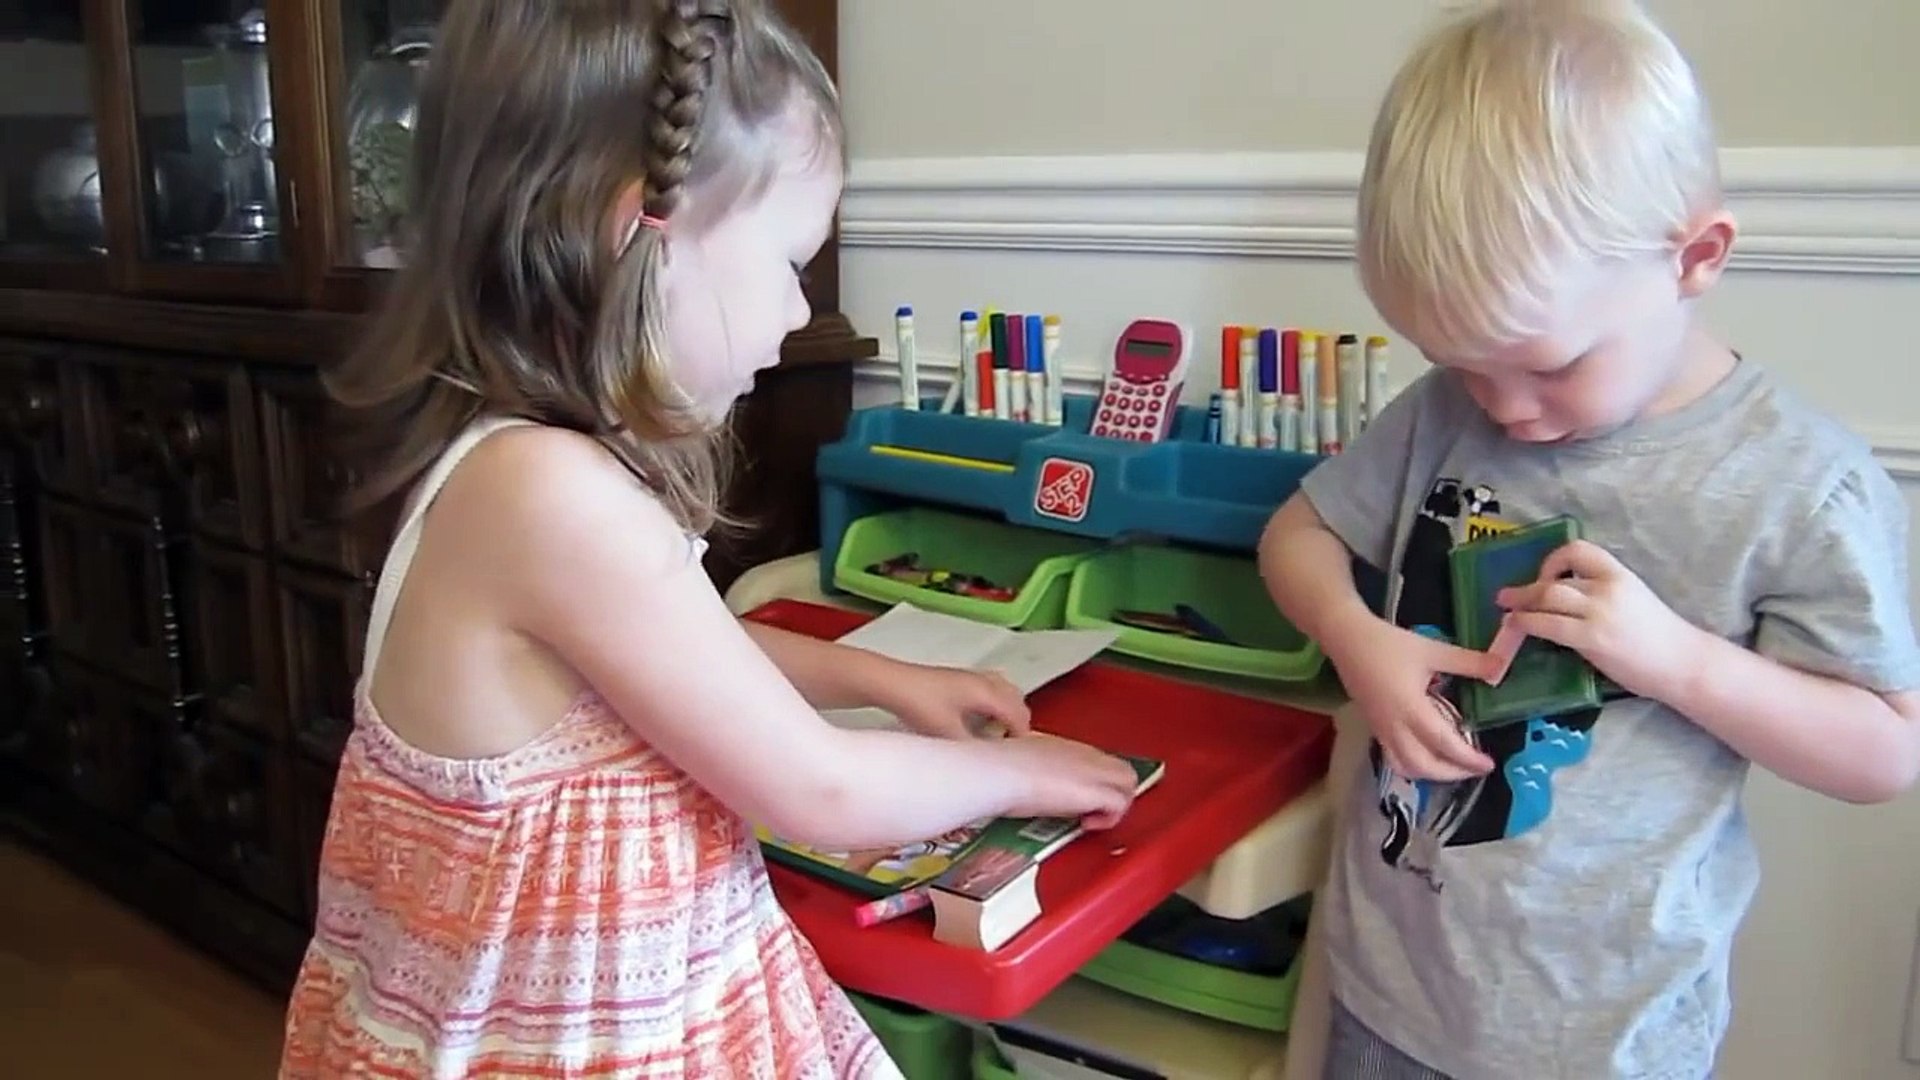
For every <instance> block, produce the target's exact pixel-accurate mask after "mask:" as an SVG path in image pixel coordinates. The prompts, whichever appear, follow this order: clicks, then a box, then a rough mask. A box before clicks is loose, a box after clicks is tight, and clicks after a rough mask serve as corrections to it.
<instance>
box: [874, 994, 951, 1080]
mask: <svg viewBox="0 0 1920 1080" xmlns="http://www.w3.org/2000/svg"><path fill="white" fill-rule="evenodd" d="M847 996H848V997H849V998H852V999H853V1007H854V1008H856V1009H858V1010H860V1015H861V1016H864V1017H866V1020H867V1026H869V1027H871V1028H873V1033H874V1034H875V1035H877V1036H879V1038H880V1045H881V1046H884V1047H886V1050H887V1056H888V1057H891V1058H892V1059H893V1063H894V1064H895V1065H898V1066H899V1067H900V1072H901V1073H902V1074H903V1075H904V1076H905V1077H906V1078H907V1080H967V1076H968V1075H969V1070H968V1063H967V1058H968V1048H969V1045H970V1044H971V1043H972V1041H973V1029H972V1028H969V1027H967V1026H966V1025H965V1024H962V1023H960V1022H959V1021H957V1020H952V1019H949V1018H948V1017H945V1016H941V1015H940V1014H938V1013H930V1012H927V1011H925V1010H924V1009H916V1008H914V1007H913V1006H911V1005H900V1004H896V1003H894V1002H891V1001H882V1000H880V999H879V998H872V997H868V996H866V995H865V994H853V993H849V994H848V995H847Z"/></svg>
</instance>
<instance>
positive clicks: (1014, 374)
mask: <svg viewBox="0 0 1920 1080" xmlns="http://www.w3.org/2000/svg"><path fill="white" fill-rule="evenodd" d="M894 336H895V344H896V346H897V348H898V352H899V357H900V403H901V405H903V406H905V407H906V408H909V409H918V408H919V407H920V372H919V363H918V358H917V357H916V356H915V353H914V329H913V309H912V308H911V307H902V308H900V310H899V311H897V312H895V314H894ZM960 356H961V362H960V375H959V377H958V378H956V379H954V380H953V382H952V384H951V385H949V386H948V387H947V393H946V396H945V397H944V398H943V399H942V400H941V402H940V411H941V412H954V411H956V410H958V411H961V412H964V413H965V414H966V415H968V416H984V417H993V418H997V419H1000V420H1018V421H1021V422H1023V423H1030V424H1051V425H1053V426H1055V427H1059V426H1060V425H1061V424H1062V423H1063V422H1065V405H1064V403H1063V401H1062V399H1061V394H1062V392H1063V391H1064V390H1065V381H1064V380H1063V379H1062V378H1061V376H1060V370H1059V356H1060V316H1058V315H1047V316H1040V315H1015V314H1007V313H1004V312H999V311H995V310H993V309H992V308H988V309H987V310H986V313H985V317H984V318H982V317H981V315H980V314H979V313H977V312H973V311H963V312H961V313H960Z"/></svg>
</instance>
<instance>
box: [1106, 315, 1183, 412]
mask: <svg viewBox="0 0 1920 1080" xmlns="http://www.w3.org/2000/svg"><path fill="white" fill-rule="evenodd" d="M1192 339H1193V336H1192V335H1191V334H1189V333H1188V332H1187V328H1186V327H1185V326H1182V325H1180V324H1179V323H1173V322H1168V321H1167V320H1165V319H1135V320H1134V321H1133V322H1132V323H1131V324H1130V325H1128V327H1127V328H1126V329H1125V330H1124V331H1122V332H1121V334H1120V340H1119V341H1118V342H1117V343H1115V345H1114V347H1113V370H1112V371H1110V372H1108V373H1107V379H1106V382H1105V384H1103V385H1102V386H1101V387H1100V400H1099V401H1098V402H1096V403H1095V405H1094V409H1093V424H1092V426H1090V427H1089V428H1088V429H1087V433H1088V434H1090V435H1098V436H1101V437H1102V438H1108V439H1127V440H1130V441H1133V442H1159V441H1160V440H1161V439H1164V438H1166V437H1167V433H1168V432H1170V431H1172V430H1173V417H1174V413H1175V411H1176V410H1177V409H1178V407H1179V405H1180V388H1181V387H1182V386H1184V385H1185V383H1186V375H1187V352H1188V344H1189V343H1190V342H1191V341H1192Z"/></svg>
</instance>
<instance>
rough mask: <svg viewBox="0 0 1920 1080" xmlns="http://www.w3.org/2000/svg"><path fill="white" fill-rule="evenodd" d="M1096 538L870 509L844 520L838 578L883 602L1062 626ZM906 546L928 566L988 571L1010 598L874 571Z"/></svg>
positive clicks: (1035, 626) (925, 511)
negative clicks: (1070, 587)
mask: <svg viewBox="0 0 1920 1080" xmlns="http://www.w3.org/2000/svg"><path fill="white" fill-rule="evenodd" d="M1097 549H1098V545H1097V544H1096V543H1095V542H1094V541H1091V540H1085V539H1081V538H1079V537H1073V536H1068V535H1066V534H1064V533H1056V532H1049V531H1047V530H1044V529H1027V528H1022V527H1020V526H1018V525H1008V524H1007V523H1005V522H1002V521H992V520H989V519H986V518H979V517H970V516H968V515H966V514H953V513H948V512H946V511H943V510H933V509H929V508H927V507H919V506H916V507H911V508H909V509H906V510H895V511H891V512H888V513H884V514H872V515H869V516H867V517H863V518H860V519H859V520H857V521H855V522H853V523H852V524H851V525H848V526H847V531H846V535H845V536H844V537H843V538H842V539H841V541H840V553H839V555H838V556H837V557H836V558H835V560H834V567H833V582H834V584H835V585H838V586H839V587H840V588H842V589H845V590H846V591H848V592H850V593H853V594H854V595H856V596H864V597H866V598H867V599H869V600H877V601H879V602H881V603H886V604H895V603H901V602H903V601H904V602H905V603H909V604H912V605H913V606H915V607H918V608H924V609H926V610H928V611H938V612H942V613H944V614H948V615H958V616H960V617H962V618H967V619H972V620H974V621H976V622H983V623H990V624H992V625H994V626H1006V627H1011V628H1013V629H1015V630H1057V629H1059V628H1060V626H1061V619H1062V615H1063V613H1064V612H1065V610H1066V604H1067V581H1068V578H1069V577H1070V576H1071V575H1072V573H1073V568H1074V567H1075V566H1078V565H1079V564H1080V563H1081V562H1082V561H1083V560H1085V559H1086V558H1087V557H1088V555H1090V554H1091V553H1092V552H1094V551H1095V550H1097ZM908 552H914V553H917V554H918V555H919V556H920V565H921V566H923V567H926V568H928V569H938V570H951V571H953V572H955V573H961V574H973V575H975V576H978V577H983V578H986V579H987V580H988V581H991V582H993V583H994V584H996V585H1000V586H1004V587H1006V588H1010V589H1013V590H1014V598H1013V599H1012V600H1007V601H1000V600H982V599H979V598H977V597H971V596H954V595H952V594H949V593H944V592H940V591H938V590H935V589H923V588H921V587H920V586H918V585H913V584H910V583H908V582H903V581H894V580H893V579H891V578H888V577H885V576H882V575H880V574H874V573H869V572H868V571H867V567H869V566H872V565H874V564H875V563H881V562H885V561H887V560H888V559H893V558H898V557H899V556H901V555H904V554H907V553H908Z"/></svg>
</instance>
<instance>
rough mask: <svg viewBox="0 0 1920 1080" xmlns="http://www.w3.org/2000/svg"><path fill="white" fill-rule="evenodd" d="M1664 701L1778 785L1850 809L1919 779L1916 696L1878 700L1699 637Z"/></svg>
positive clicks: (1886, 796)
mask: <svg viewBox="0 0 1920 1080" xmlns="http://www.w3.org/2000/svg"><path fill="white" fill-rule="evenodd" d="M1696 633H1697V635H1698V638H1697V640H1698V652H1695V653H1692V654H1691V660H1692V663H1691V664H1690V668H1691V671H1692V674H1691V677H1689V678H1687V679H1685V680H1684V681H1682V682H1681V683H1680V685H1679V686H1678V687H1677V688H1676V690H1675V692H1674V693H1672V694H1671V695H1670V696H1669V698H1668V701H1667V704H1669V705H1671V706H1672V707H1673V708H1674V709H1675V710H1676V711H1678V712H1679V713H1681V714H1682V715H1684V716H1686V717H1688V718H1689V719H1691V720H1692V721H1693V722H1694V723H1696V724H1699V725H1700V726H1701V727H1703V728H1705V729H1706V730H1707V731H1709V732H1711V733H1712V734H1713V735H1714V736H1715V737H1717V738H1718V739H1719V740H1720V741H1721V742H1724V743H1726V744H1727V745H1728V746H1730V747H1732V748H1733V749H1734V751H1735V752H1737V753H1739V754H1740V755H1741V756H1743V757H1745V758H1747V759H1748V760H1749V761H1752V762H1753V763H1754V764H1756V765H1758V766H1760V767H1761V768H1763V769H1766V770H1767V771H1769V772H1772V773H1774V774H1776V775H1778V776H1779V777H1780V778H1781V779H1783V780H1787V781H1789V782H1791V783H1795V784H1798V785H1800V786H1801V787H1804V788H1810V789H1812V790H1814V791H1818V792H1820V793H1821V794H1823V795H1828V796H1830V797H1832V798H1836V799H1845V800H1846V801H1848V802H1856V803H1875V802H1886V801H1888V800H1890V799H1893V798H1895V797H1897V796H1898V795H1900V794H1901V793H1903V792H1905V791H1906V790H1907V789H1908V788H1910V787H1912V786H1913V783H1914V780H1915V778H1916V776H1920V693H1915V692H1912V691H1906V692H1900V693H1892V694H1877V693H1874V692H1873V691H1871V690H1864V689H1861V688H1860V687H1858V686H1855V685H1853V684H1852V683H1848V682H1843V681H1841V680H1839V679H1833V678H1828V677H1827V676H1824V675H1815V674H1813V673H1811V672H1806V671H1799V670H1796V669H1794V668H1790V667H1788V666H1786V665H1785V664H1783V663H1781V662H1780V661H1777V660H1773V659H1769V658H1768V657H1765V656H1762V655H1760V654H1759V653H1757V652H1753V651H1751V650H1749V649H1744V648H1741V647H1740V646H1739V645H1736V644H1734V643H1733V642H1731V641H1728V640H1726V639H1725V638H1721V637H1716V636H1714V635H1713V634H1709V633H1707V632H1706V631H1704V630H1700V631H1696Z"/></svg>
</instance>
